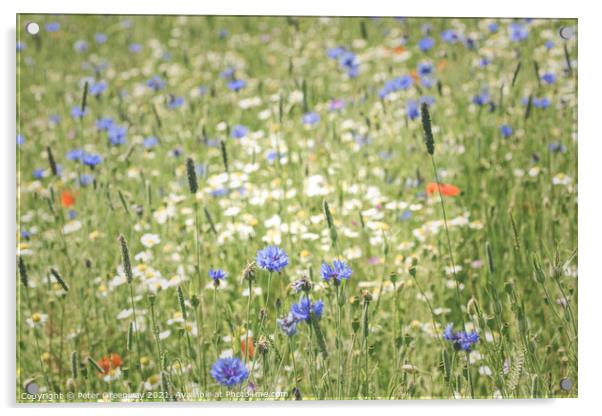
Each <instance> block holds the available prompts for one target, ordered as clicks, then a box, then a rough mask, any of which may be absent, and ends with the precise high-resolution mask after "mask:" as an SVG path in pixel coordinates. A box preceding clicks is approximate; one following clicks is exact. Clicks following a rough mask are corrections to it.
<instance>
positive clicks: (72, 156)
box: [66, 149, 84, 162]
mask: <svg viewBox="0 0 602 416" xmlns="http://www.w3.org/2000/svg"><path fill="white" fill-rule="evenodd" d="M66 156H67V159H68V160H73V161H77V162H81V160H82V158H83V157H84V151H83V149H72V150H69V151H68V152H67V155H66Z"/></svg>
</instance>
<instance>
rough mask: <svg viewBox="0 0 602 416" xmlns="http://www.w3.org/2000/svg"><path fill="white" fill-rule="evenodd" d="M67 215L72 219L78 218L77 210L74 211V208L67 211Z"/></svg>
mask: <svg viewBox="0 0 602 416" xmlns="http://www.w3.org/2000/svg"><path fill="white" fill-rule="evenodd" d="M67 217H69V219H70V220H73V219H75V218H77V211H74V210H72V209H70V210H69V211H68V212H67Z"/></svg>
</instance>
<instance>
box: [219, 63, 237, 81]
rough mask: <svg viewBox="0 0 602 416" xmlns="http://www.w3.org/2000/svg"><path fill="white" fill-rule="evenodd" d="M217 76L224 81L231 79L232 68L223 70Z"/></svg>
mask: <svg viewBox="0 0 602 416" xmlns="http://www.w3.org/2000/svg"><path fill="white" fill-rule="evenodd" d="M219 76H220V77H222V78H224V79H232V77H233V76H234V68H232V67H231V66H230V67H228V68H226V69H224V70H223V71H222V72H220V73H219Z"/></svg>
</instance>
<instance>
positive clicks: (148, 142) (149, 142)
mask: <svg viewBox="0 0 602 416" xmlns="http://www.w3.org/2000/svg"><path fill="white" fill-rule="evenodd" d="M158 144H159V140H158V139H157V138H156V137H155V136H150V137H147V138H146V139H144V142H142V145H143V146H144V148H145V149H152V148H153V147H155V146H156V145H158Z"/></svg>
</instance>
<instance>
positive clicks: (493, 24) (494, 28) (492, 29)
mask: <svg viewBox="0 0 602 416" xmlns="http://www.w3.org/2000/svg"><path fill="white" fill-rule="evenodd" d="M498 28H499V25H498V24H497V23H496V22H491V23H489V25H488V26H487V29H488V30H489V32H490V33H497V30H498Z"/></svg>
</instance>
